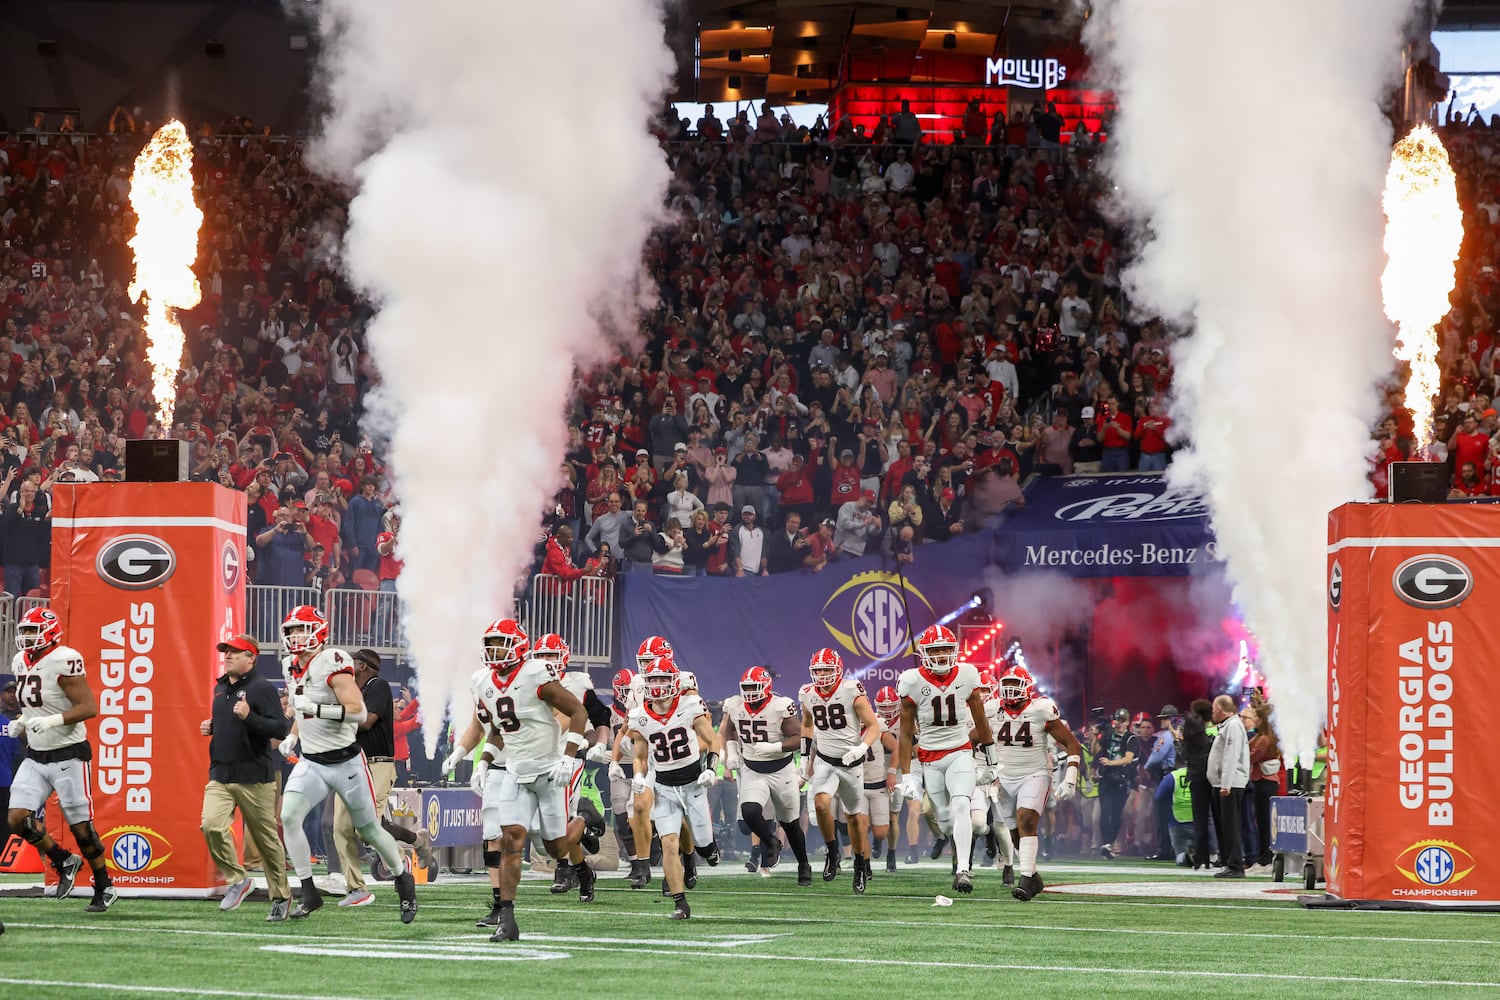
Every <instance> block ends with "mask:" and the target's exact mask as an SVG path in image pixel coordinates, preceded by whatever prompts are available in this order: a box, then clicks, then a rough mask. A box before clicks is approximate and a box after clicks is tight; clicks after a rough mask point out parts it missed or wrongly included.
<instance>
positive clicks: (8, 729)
mask: <svg viewBox="0 0 1500 1000" xmlns="http://www.w3.org/2000/svg"><path fill="white" fill-rule="evenodd" d="M25 730H26V723H24V722H22V721H21V720H20V719H15V720H13V721H11V722H7V723H6V724H5V730H4V732H5V735H6V736H9V737H10V738H11V739H13V740H14V739H19V738H20V736H21V733H23V732H25Z"/></svg>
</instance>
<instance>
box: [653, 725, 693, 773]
mask: <svg viewBox="0 0 1500 1000" xmlns="http://www.w3.org/2000/svg"><path fill="white" fill-rule="evenodd" d="M687 755H688V734H687V730H686V729H669V730H667V731H666V732H664V733H652V734H651V756H652V758H653V759H654V760H655V761H656V762H657V763H658V764H670V763H672V761H674V760H682V759H683V758H684V757H686V756H687Z"/></svg>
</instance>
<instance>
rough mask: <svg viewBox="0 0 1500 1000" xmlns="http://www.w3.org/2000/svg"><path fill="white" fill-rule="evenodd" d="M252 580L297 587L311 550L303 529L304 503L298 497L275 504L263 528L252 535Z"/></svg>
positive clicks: (310, 538)
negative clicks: (281, 504)
mask: <svg viewBox="0 0 1500 1000" xmlns="http://www.w3.org/2000/svg"><path fill="white" fill-rule="evenodd" d="M255 544H256V546H258V548H257V553H258V554H257V556H256V561H255V582H256V583H257V584H260V585H262V586H269V587H301V586H303V585H304V584H305V583H306V572H305V562H306V556H307V553H308V552H310V551H311V550H312V547H313V540H312V536H311V535H310V534H308V531H307V504H305V503H303V502H302V501H301V500H295V501H293V502H292V503H290V504H288V505H285V506H282V507H279V508H277V510H276V513H275V515H274V516H273V517H272V519H271V522H270V523H269V524H268V525H267V526H266V529H265V530H264V531H262V532H261V533H260V534H259V535H256V536H255Z"/></svg>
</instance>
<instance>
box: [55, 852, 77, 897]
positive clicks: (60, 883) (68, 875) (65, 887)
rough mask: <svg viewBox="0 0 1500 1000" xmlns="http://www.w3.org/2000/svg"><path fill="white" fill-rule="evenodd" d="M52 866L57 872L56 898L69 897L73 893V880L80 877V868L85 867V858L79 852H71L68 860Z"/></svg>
mask: <svg viewBox="0 0 1500 1000" xmlns="http://www.w3.org/2000/svg"><path fill="white" fill-rule="evenodd" d="M52 867H53V870H55V871H56V872H57V895H56V898H58V899H67V898H68V896H70V895H72V893H73V882H74V881H75V880H76V879H77V878H78V871H79V869H81V868H82V867H83V858H82V857H80V856H79V855H77V854H69V855H68V860H66V861H64V862H63V863H62V864H60V865H53V866H52Z"/></svg>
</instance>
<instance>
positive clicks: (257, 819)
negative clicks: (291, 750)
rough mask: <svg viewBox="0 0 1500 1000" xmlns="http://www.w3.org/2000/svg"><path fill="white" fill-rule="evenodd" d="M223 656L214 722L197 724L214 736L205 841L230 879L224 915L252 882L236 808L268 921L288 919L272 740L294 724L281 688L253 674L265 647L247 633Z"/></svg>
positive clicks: (225, 645)
mask: <svg viewBox="0 0 1500 1000" xmlns="http://www.w3.org/2000/svg"><path fill="white" fill-rule="evenodd" d="M218 650H219V652H220V653H223V654H224V674H223V676H222V677H220V678H219V680H218V682H217V683H216V684H215V685H214V700H213V717H212V718H211V719H206V720H204V722H203V725H202V726H201V727H200V732H202V733H203V735H204V736H208V737H210V738H211V739H210V741H209V745H208V757H209V765H208V787H207V788H205V789H204V790H203V823H202V829H203V838H204V839H205V840H206V841H208V852H209V854H210V855H212V857H213V859H214V864H216V865H218V867H219V871H221V872H223V873H224V878H225V880H226V881H228V882H229V888H228V889H227V890H226V891H225V893H224V900H223V902H222V903H220V904H219V909H221V910H233V909H234V908H236V907H237V906H239V905H240V904H241V903H243V902H244V901H245V897H246V896H248V895H250V892H251V890H253V889H254V888H255V883H254V882H252V881H251V880H250V877H249V875H248V874H246V872H245V869H244V866H242V865H241V864H240V859H239V854H238V852H237V851H236V849H235V843H234V833H233V830H232V823H233V820H234V811H235V810H236V809H238V810H239V811H240V816H241V818H242V819H244V821H245V832H246V834H247V835H248V836H249V837H250V839H251V840H252V841H254V842H255V847H256V849H257V850H258V851H260V857H261V863H262V864H263V865H264V866H265V871H266V884H267V886H268V887H269V888H270V893H271V913H270V915H269V916H268V917H266V920H267V921H268V922H273V923H274V922H279V921H282V920H285V919H286V918H287V907H288V901H289V900H290V899H291V893H290V892H289V891H288V888H287V879H286V852H285V849H284V848H283V847H282V846H281V836H280V834H279V833H278V831H277V827H276V818H277V808H276V776H277V765H278V764H279V763H280V760H279V757H278V755H277V753H276V751H275V750H273V749H272V747H271V741H272V740H280V739H284V738H285V737H286V734H287V732H288V730H289V729H290V728H291V721H290V720H289V719H288V718H287V717H286V716H285V715H284V714H283V713H282V708H281V698H280V696H279V695H278V694H277V693H276V688H274V687H272V686H271V683H270V682H269V681H267V680H265V679H264V678H261V677H258V676H256V674H255V658H256V657H257V656H259V655H260V646H259V645H258V644H257V643H256V641H255V640H254V639H252V638H251V637H250V636H248V635H237V636H235V637H234V638H233V639H230V640H229V641H227V642H221V643H219V645H218Z"/></svg>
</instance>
